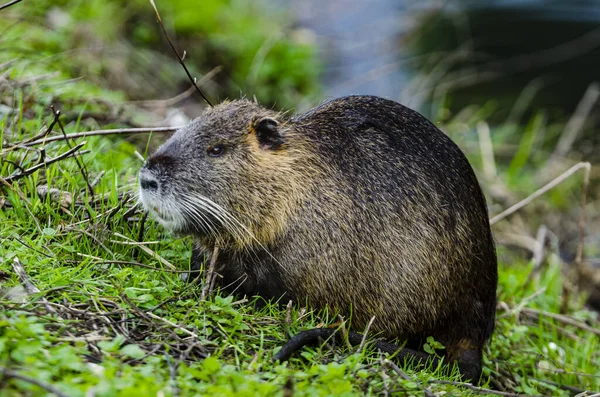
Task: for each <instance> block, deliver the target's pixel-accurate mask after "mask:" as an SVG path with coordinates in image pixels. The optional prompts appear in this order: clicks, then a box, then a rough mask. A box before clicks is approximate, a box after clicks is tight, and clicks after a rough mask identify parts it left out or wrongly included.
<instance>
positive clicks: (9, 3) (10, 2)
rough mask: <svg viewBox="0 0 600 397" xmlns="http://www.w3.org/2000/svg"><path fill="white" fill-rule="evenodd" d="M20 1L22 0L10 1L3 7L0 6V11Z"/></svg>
mask: <svg viewBox="0 0 600 397" xmlns="http://www.w3.org/2000/svg"><path fill="white" fill-rule="evenodd" d="M21 1H22V0H12V1H9V2H8V3H6V4H3V5H1V6H0V11H2V10H3V9H5V8H8V7H10V6H12V5H15V4H17V3H20V2H21Z"/></svg>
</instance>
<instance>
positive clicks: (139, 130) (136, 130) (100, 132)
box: [11, 126, 182, 148]
mask: <svg viewBox="0 0 600 397" xmlns="http://www.w3.org/2000/svg"><path fill="white" fill-rule="evenodd" d="M181 127H182V126H176V127H138V128H116V129H114V130H96V131H87V132H75V133H71V134H67V136H66V137H65V136H63V135H56V136H50V137H46V138H43V139H36V140H35V141H31V142H23V143H21V145H22V146H35V145H41V144H46V143H50V142H55V141H62V140H65V139H78V138H85V137H88V136H100V135H122V134H149V133H153V134H154V133H157V134H158V133H169V132H174V131H177V130H178V129H180V128H181ZM14 147H15V146H11V148H14Z"/></svg>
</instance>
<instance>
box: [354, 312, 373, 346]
mask: <svg viewBox="0 0 600 397" xmlns="http://www.w3.org/2000/svg"><path fill="white" fill-rule="evenodd" d="M373 321H375V316H373V317H371V319H370V320H369V323H368V324H367V328H365V332H364V334H363V337H362V340H361V341H360V345H359V346H358V350H357V351H356V352H357V353H360V352H362V350H363V349H364V347H365V342H366V341H367V334H368V333H369V330H370V329H371V325H373Z"/></svg>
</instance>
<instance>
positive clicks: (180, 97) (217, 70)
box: [130, 66, 223, 107]
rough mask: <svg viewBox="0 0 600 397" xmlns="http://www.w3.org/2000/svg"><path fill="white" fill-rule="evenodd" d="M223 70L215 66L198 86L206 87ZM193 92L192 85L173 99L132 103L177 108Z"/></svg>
mask: <svg viewBox="0 0 600 397" xmlns="http://www.w3.org/2000/svg"><path fill="white" fill-rule="evenodd" d="M221 70H223V67H222V66H215V67H214V68H213V69H212V70H211V71H209V72H208V73H206V74H205V75H204V76H202V77H201V78H200V81H198V83H197V84H198V85H200V86H201V85H204V83H205V82H207V81H208V80H210V79H212V78H213V77H214V76H215V75H217V74H218V73H220V72H221ZM192 92H194V85H191V86H190V88H188V89H187V90H185V91H184V92H182V93H181V94H178V95H175V96H174V97H172V98H168V99H149V100H141V101H131V102H130V103H135V104H137V105H140V106H147V107H151V106H152V107H158V106H165V107H167V106H175V105H177V104H178V103H179V102H181V101H182V100H184V99H186V98H187V97H189V96H190V95H191V93H192Z"/></svg>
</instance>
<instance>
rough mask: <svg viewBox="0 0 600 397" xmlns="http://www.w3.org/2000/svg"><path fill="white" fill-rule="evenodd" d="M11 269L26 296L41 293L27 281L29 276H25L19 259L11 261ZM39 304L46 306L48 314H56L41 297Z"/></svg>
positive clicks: (25, 273)
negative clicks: (19, 281)
mask: <svg viewBox="0 0 600 397" xmlns="http://www.w3.org/2000/svg"><path fill="white" fill-rule="evenodd" d="M12 268H13V271H14V272H15V274H16V275H17V276H18V277H19V280H21V284H22V285H23V288H24V289H25V292H27V294H29V295H34V294H39V293H40V292H41V291H40V290H39V288H38V287H36V286H35V284H33V283H32V282H31V280H30V279H29V276H28V275H27V272H26V271H25V268H24V267H23V265H22V264H21V261H19V258H17V257H15V259H13V262H12ZM40 302H42V303H43V304H44V306H46V309H47V310H48V311H49V312H51V313H56V310H54V308H52V306H50V305H49V302H48V300H47V299H46V298H44V297H43V296H42V297H41V298H40Z"/></svg>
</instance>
